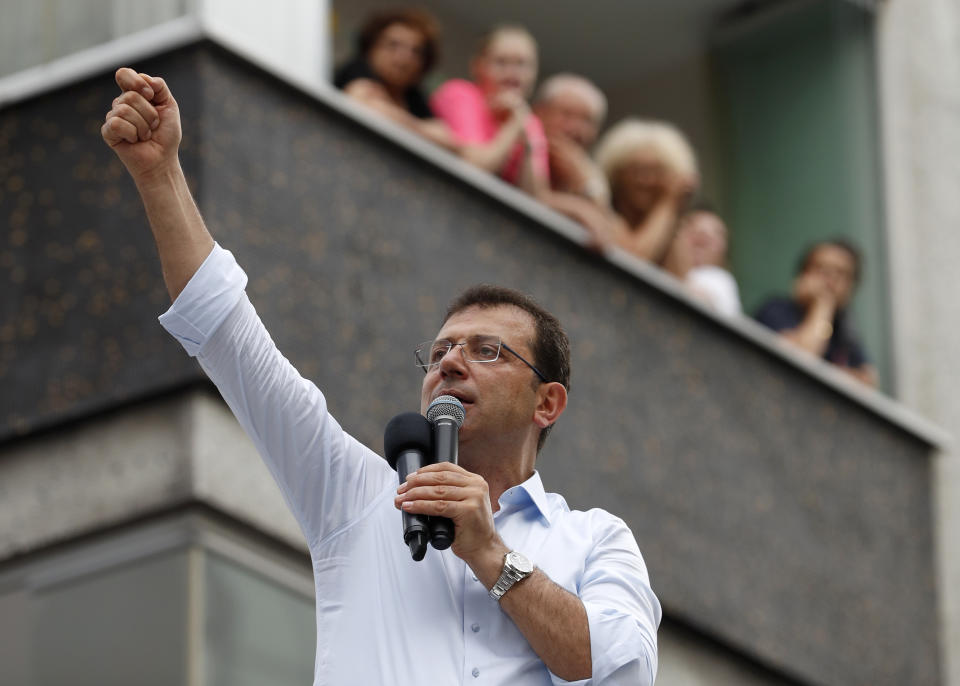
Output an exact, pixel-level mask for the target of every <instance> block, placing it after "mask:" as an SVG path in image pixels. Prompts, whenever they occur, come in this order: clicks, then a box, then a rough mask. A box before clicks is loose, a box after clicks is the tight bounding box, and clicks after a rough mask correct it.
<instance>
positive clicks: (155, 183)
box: [131, 155, 183, 194]
mask: <svg viewBox="0 0 960 686" xmlns="http://www.w3.org/2000/svg"><path fill="white" fill-rule="evenodd" d="M131 176H132V177H133V182H134V184H136V186H137V189H138V190H139V191H140V193H141V194H143V193H149V192H150V191H151V190H153V189H156V188H159V187H165V186H169V185H170V180H171V179H175V178H178V177H181V176H183V169H182V168H181V167H180V158H179V156H176V155H175V156H174V157H173V159H172V160H169V161H167V162H164V163H162V164H159V165H157V166H156V167H154V168H153V169H150V170H147V171H142V172H138V173H136V174H131Z"/></svg>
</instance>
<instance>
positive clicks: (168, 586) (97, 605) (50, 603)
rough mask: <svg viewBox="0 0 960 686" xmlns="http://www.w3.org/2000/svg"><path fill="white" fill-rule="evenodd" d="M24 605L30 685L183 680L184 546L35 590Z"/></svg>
mask: <svg viewBox="0 0 960 686" xmlns="http://www.w3.org/2000/svg"><path fill="white" fill-rule="evenodd" d="M32 605H33V607H34V608H35V612H36V614H35V624H34V633H33V636H32V637H31V640H30V645H31V647H32V650H33V651H34V655H33V660H32V662H33V671H34V674H35V676H36V681H35V682H33V683H35V684H37V685H38V686H61V685H62V684H71V686H88V685H89V686H127V685H128V684H138V685H144V686H148V685H153V684H156V686H167V685H169V684H182V683H185V681H186V652H187V650H186V637H187V555H186V552H177V553H169V554H166V555H159V556H156V557H152V558H148V559H146V560H142V561H139V562H136V563H131V564H129V565H125V566H123V567H119V568H115V569H111V570H109V571H106V572H98V573H96V574H91V575H89V576H86V577H80V578H78V579H75V580H72V581H70V582H66V583H63V584H61V585H58V586H54V587H50V588H45V589H42V590H40V591H38V592H37V593H36V597H35V599H34V601H33V603H32ZM3 683H8V682H6V681H4V682H3Z"/></svg>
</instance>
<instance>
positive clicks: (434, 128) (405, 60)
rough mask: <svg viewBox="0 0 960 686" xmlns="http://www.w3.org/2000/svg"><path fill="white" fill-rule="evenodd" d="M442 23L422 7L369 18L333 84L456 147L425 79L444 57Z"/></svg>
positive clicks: (377, 108) (437, 141)
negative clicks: (434, 109)
mask: <svg viewBox="0 0 960 686" xmlns="http://www.w3.org/2000/svg"><path fill="white" fill-rule="evenodd" d="M439 35H440V31H439V27H438V25H437V22H436V21H435V20H434V19H433V17H432V16H430V15H429V14H427V13H426V12H424V11H422V10H414V9H395V10H386V11H383V12H378V13H376V14H373V15H371V16H370V18H369V19H367V21H366V22H365V23H364V25H363V26H362V27H361V29H360V31H359V33H358V35H357V47H356V55H354V57H353V58H352V59H350V60H349V61H348V62H347V63H346V64H344V65H342V66H341V67H340V68H339V69H338V70H337V73H336V74H335V75H334V81H333V83H334V85H335V86H336V87H337V88H340V89H342V90H343V92H344V93H346V94H347V95H349V96H350V97H352V98H354V99H356V100H358V101H360V102H362V103H363V104H365V105H367V106H368V107H371V108H373V109H374V110H376V111H377V112H379V113H380V114H382V115H384V116H386V117H387V118H388V119H391V120H392V121H394V122H396V123H398V124H400V125H401V126H405V127H406V128H408V129H411V130H412V131H415V132H416V133H418V134H420V135H421V136H424V137H426V138H428V139H429V140H431V141H433V142H434V143H437V144H439V145H442V146H444V147H447V148H451V149H452V148H454V147H455V145H454V139H453V136H452V135H451V134H450V130H449V129H448V128H447V126H446V124H444V123H443V122H442V121H440V120H439V119H437V118H435V117H434V114H433V112H432V111H431V110H430V106H429V104H428V103H427V98H426V96H425V95H424V93H423V90H422V87H421V83H422V82H423V78H424V76H426V74H427V73H428V72H429V71H430V69H431V68H432V67H433V65H434V64H435V63H436V60H437V57H438V55H439V49H440V48H439Z"/></svg>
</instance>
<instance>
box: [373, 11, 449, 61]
mask: <svg viewBox="0 0 960 686" xmlns="http://www.w3.org/2000/svg"><path fill="white" fill-rule="evenodd" d="M394 24H403V25H404V26H409V27H410V28H412V29H414V30H415V31H419V32H420V34H421V35H422V36H423V71H422V72H421V74H420V75H421V76H423V74H426V73H427V72H429V71H430V69H431V68H432V67H433V65H434V64H436V63H437V59H438V58H439V56H440V45H439V43H440V28H439V25H438V24H437V20H436V19H434V18H433V17H432V16H431V15H430V14H429V13H427V12H425V11H424V10H420V9H413V8H400V9H388V10H384V11H382V12H377V13H375V14H372V15H370V17H368V18H367V20H366V21H365V22H364V23H363V26H362V27H360V33H359V34H358V35H357V50H358V51H359V53H360V54H361V55H363V56H364V57H366V56H367V54H369V52H370V49H371V48H373V45H374V43H376V42H377V39H378V38H380V34H381V33H383V32H384V31H386V30H387V29H388V28H389V27H391V26H393V25H394Z"/></svg>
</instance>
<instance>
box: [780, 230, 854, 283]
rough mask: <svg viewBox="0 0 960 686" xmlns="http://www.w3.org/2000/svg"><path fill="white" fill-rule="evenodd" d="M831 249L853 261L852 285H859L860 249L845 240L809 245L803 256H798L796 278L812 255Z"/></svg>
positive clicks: (825, 241)
mask: <svg viewBox="0 0 960 686" xmlns="http://www.w3.org/2000/svg"><path fill="white" fill-rule="evenodd" d="M826 247H833V248H839V249H840V250H843V251H844V252H845V253H847V254H848V255H850V259H851V260H853V283H854V284H858V283H860V274H861V270H862V268H863V256H862V255H861V254H860V249H859V248H858V247H857V246H855V245H854V244H853V243H851V242H850V241H848V240H847V239H845V238H829V239H827V240H824V241H817V242H816V243H811V244H810V245H809V246H807V249H806V250H804V251H803V254H802V255H801V256H800V259H799V261H798V262H797V269H796V274H795V275H796V276H800V275H801V274H803V273H804V272H805V271H807V268H808V267H809V266H810V261H811V260H812V259H813V256H814V254H815V253H816V252H817V251H818V250H819V249H820V248H826Z"/></svg>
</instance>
